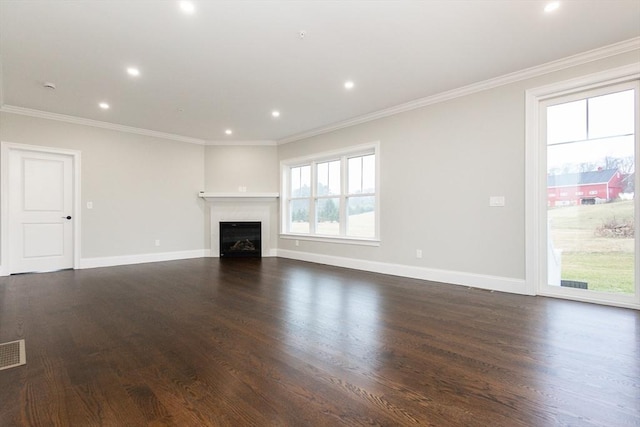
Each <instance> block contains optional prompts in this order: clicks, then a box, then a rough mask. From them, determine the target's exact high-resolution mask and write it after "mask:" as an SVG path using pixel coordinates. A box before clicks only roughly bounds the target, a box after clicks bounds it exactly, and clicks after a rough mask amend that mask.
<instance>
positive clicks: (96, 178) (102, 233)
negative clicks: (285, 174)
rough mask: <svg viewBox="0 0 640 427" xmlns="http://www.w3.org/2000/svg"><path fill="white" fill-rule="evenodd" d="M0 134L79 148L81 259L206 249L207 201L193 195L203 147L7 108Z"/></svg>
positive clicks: (93, 261)
mask: <svg viewBox="0 0 640 427" xmlns="http://www.w3.org/2000/svg"><path fill="white" fill-rule="evenodd" d="M0 140H2V141H6V142H14V143H22V144H31V145H42V146H49V147H60V148H68V149H74V150H80V151H81V165H82V171H81V175H82V179H81V186H82V203H81V205H82V223H81V233H82V242H81V245H82V250H81V265H88V266H92V265H113V264H119V263H126V262H129V261H131V262H135V261H136V260H141V258H140V256H145V258H142V260H145V259H146V260H153V259H154V254H158V255H155V257H157V259H163V258H162V256H161V255H160V254H166V253H172V254H174V255H173V256H175V257H180V254H183V255H184V256H189V255H190V254H191V255H193V256H195V255H197V254H198V253H200V254H202V253H203V251H204V250H205V248H207V247H206V246H205V221H206V219H205V215H204V211H205V203H204V201H203V200H202V199H200V198H198V197H197V194H198V192H199V191H202V190H203V188H204V161H203V159H204V146H199V145H194V144H188V143H184V142H176V141H170V140H165V139H160V138H154V137H149V136H141V135H134V134H130V133H124V132H120V131H114V130H107V129H101V128H95V127H90V126H83V125H77V124H70V123H64V122H59V121H53V120H47V119H41V118H34V117H28V116H22V115H16V114H9V113H0ZM88 201H92V202H93V206H94V208H93V209H91V210H89V209H87V208H86V202H88ZM156 239H159V240H160V246H158V247H156V246H155V240H156ZM136 257H138V258H136Z"/></svg>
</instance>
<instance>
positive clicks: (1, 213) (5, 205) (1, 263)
mask: <svg viewBox="0 0 640 427" xmlns="http://www.w3.org/2000/svg"><path fill="white" fill-rule="evenodd" d="M11 151H31V152H37V153H45V154H58V155H63V156H69V157H71V161H72V171H73V177H72V181H73V183H72V193H73V194H72V199H73V208H72V210H73V213H72V215H73V217H74V219H76V220H75V221H73V268H74V269H78V268H80V242H81V241H82V239H81V235H80V232H81V223H82V221H81V209H80V194H81V193H80V182H81V179H80V160H81V159H80V157H81V156H80V154H81V152H80V151H78V150H70V149H66V148H56V147H45V146H40V145H28V144H19V143H15V142H5V141H2V142H1V143H0V158H1V159H2V163H1V165H0V180H1V183H2V194H0V222H1V224H0V239H1V244H0V251H1V252H0V276H8V275H9V274H11V273H10V270H9V248H10V242H11V230H10V227H9V212H10V209H9V200H10V197H9V193H10V191H11V182H9V177H10V174H9V154H10V152H11Z"/></svg>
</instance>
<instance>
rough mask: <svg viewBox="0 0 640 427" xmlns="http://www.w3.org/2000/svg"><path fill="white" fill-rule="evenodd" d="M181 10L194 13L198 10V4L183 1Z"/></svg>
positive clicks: (190, 13)
mask: <svg viewBox="0 0 640 427" xmlns="http://www.w3.org/2000/svg"><path fill="white" fill-rule="evenodd" d="M180 10H182V11H183V12H184V13H186V14H189V15H192V14H193V13H194V12H195V11H196V5H195V4H193V2H190V1H181V2H180Z"/></svg>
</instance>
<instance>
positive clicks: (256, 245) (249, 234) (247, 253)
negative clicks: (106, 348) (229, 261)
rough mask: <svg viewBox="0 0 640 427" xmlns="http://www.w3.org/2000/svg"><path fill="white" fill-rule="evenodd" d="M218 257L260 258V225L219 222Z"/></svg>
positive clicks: (247, 222) (258, 223) (257, 223)
mask: <svg viewBox="0 0 640 427" xmlns="http://www.w3.org/2000/svg"><path fill="white" fill-rule="evenodd" d="M220 257H221V258H233V257H243V258H246V257H251V258H260V257H262V224H261V223H260V222H249V221H245V222H220Z"/></svg>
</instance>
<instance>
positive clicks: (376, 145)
mask: <svg viewBox="0 0 640 427" xmlns="http://www.w3.org/2000/svg"><path fill="white" fill-rule="evenodd" d="M367 154H375V168H376V177H375V179H376V183H375V186H376V192H375V194H373V195H374V196H375V201H376V204H375V230H374V233H375V234H374V237H372V238H359V237H353V236H346V235H344V234H345V229H344V227H346V218H343V215H344V214H343V209H340V233H341V235H340V236H326V235H321V234H314V232H315V230H314V228H315V212H314V210H313V209H311V210H310V212H309V227H310V233H309V234H307V233H292V232H289V231H287V229H288V222H289V200H290V198H289V192H290V188H289V179H290V177H289V170H290V168H293V167H297V166H306V165H312V168H311V188H312V191H311V194H310V196H309V197H308V198H309V199H313V198H314V193H315V192H314V191H313V188H315V187H314V186H315V185H316V181H315V180H316V170H315V166H314V165H316V164H318V163H323V162H326V161H331V160H338V159H343V158H348V157H353V156H360V155H367ZM341 167H342V168H346V167H347V166H346V164H345V162H341ZM342 176H343V177H344V176H345V173H344V169H343V171H342ZM340 185H341V187H342V189H341V194H340V196H339V198H340V201H341V206H343V203H344V202H345V199H346V198H347V196H348V195H347V193H346V185H347V184H346V180H345V179H343V180H342V181H341V182H340ZM280 189H281V193H280V194H281V197H280V213H281V215H280V237H281V238H283V239H294V240H307V241H316V242H327V243H341V244H351V245H364V246H380V217H381V215H380V142H379V141H375V142H371V143H367V144H361V145H355V146H350V147H345V148H342V149H339V150H332V151H325V152H321V153H317V154H313V155H308V156H303V157H297V158H292V159H285V160H282V161H281V162H280ZM358 196H361V195H358ZM362 196H364V194H363V195H362ZM315 198H318V197H315ZM319 198H324V197H319ZM305 199H306V197H305Z"/></svg>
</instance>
